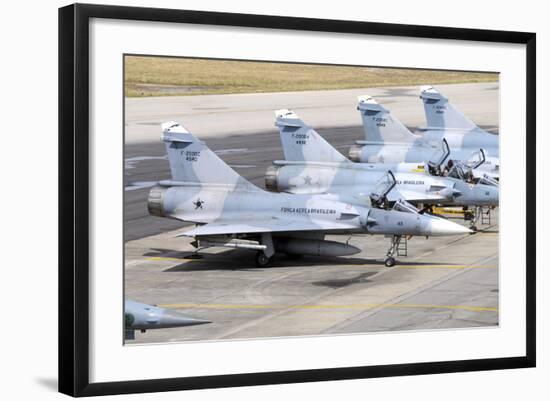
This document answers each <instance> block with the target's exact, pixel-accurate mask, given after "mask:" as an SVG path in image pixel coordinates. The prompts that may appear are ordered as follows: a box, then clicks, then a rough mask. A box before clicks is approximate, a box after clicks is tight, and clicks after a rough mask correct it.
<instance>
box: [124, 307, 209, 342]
mask: <svg viewBox="0 0 550 401" xmlns="http://www.w3.org/2000/svg"><path fill="white" fill-rule="evenodd" d="M206 323H211V322H209V321H208V320H201V319H195V318H193V317H188V316H185V315H182V314H181V313H178V312H174V311H171V310H168V309H164V308H160V307H158V306H152V305H147V304H142V303H141V302H136V301H132V300H130V299H126V300H125V301H124V338H125V339H126V340H133V339H134V338H135V330H140V331H141V332H142V333H145V332H146V331H147V330H150V329H167V328H172V327H184V326H196V325H198V324H206Z"/></svg>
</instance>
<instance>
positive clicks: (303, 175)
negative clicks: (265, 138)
mask: <svg viewBox="0 0 550 401" xmlns="http://www.w3.org/2000/svg"><path fill="white" fill-rule="evenodd" d="M275 116H276V122H275V125H276V126H277V127H278V128H279V133H280V137H281V143H282V146H283V153H284V156H285V160H283V161H280V160H279V161H275V162H274V165H273V166H270V167H269V168H268V170H267V173H266V187H267V188H268V189H270V190H272V191H277V192H288V193H302V194H303V193H307V194H314V193H317V194H319V193H334V194H339V195H340V196H341V197H342V198H345V199H347V200H348V201H349V202H354V200H357V201H359V202H361V201H362V200H363V199H364V198H365V196H369V194H371V193H372V192H373V191H374V192H375V193H376V192H377V191H376V187H377V186H379V185H380V181H382V182H384V180H385V179H386V178H385V177H386V175H387V170H388V169H389V170H390V171H391V172H392V173H393V174H392V177H394V178H395V186H394V187H393V188H392V190H391V191H389V193H388V195H387V199H388V201H389V202H394V201H396V200H398V199H404V200H406V201H407V202H410V203H414V204H419V203H422V204H429V205H433V204H443V205H454V206H496V205H498V200H499V190H498V187H495V186H493V185H485V184H483V183H475V182H474V181H473V180H467V179H466V178H467V177H469V174H471V175H472V176H473V174H472V173H471V170H460V171H461V172H462V173H463V174H462V177H459V176H458V170H457V169H456V168H455V169H453V170H452V173H453V174H455V175H454V176H451V175H449V172H447V171H446V170H443V168H442V167H441V166H440V165H441V164H442V163H443V161H444V160H445V159H446V158H447V156H448V152H449V148H448V146H447V147H446V148H442V150H441V152H442V154H441V155H440V156H438V157H439V158H438V159H437V161H436V162H434V163H433V164H430V166H429V168H428V169H425V163H391V164H383V163H353V162H351V161H350V160H348V159H346V158H345V157H344V156H343V155H342V154H341V153H340V152H338V151H337V150H336V149H335V148H334V147H333V146H331V145H330V144H329V143H328V142H327V141H325V140H324V139H323V138H322V137H321V136H320V135H319V134H318V133H317V132H316V131H315V130H314V129H313V128H312V127H310V126H308V125H307V124H306V123H305V122H304V121H302V120H301V119H300V118H299V117H298V116H297V115H296V113H294V112H292V111H290V110H287V109H283V110H277V111H276V112H275ZM443 143H444V144H445V145H447V142H446V141H445V140H444V141H443ZM480 162H481V163H482V162H483V160H482V161H480ZM480 162H479V161H478V163H477V164H475V165H472V166H471V168H472V169H475V168H476V167H478V166H479V164H480ZM458 166H459V165H458V164H457V165H456V167H458ZM466 167H467V166H466V165H464V168H466ZM430 169H433V170H436V171H438V172H439V176H432V175H430V174H428V171H427V170H430ZM444 173H445V175H446V176H443V175H444Z"/></svg>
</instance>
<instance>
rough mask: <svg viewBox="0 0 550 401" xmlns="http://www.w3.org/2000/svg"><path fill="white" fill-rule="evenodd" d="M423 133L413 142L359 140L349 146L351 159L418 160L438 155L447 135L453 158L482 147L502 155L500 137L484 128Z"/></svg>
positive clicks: (392, 161)
mask: <svg viewBox="0 0 550 401" xmlns="http://www.w3.org/2000/svg"><path fill="white" fill-rule="evenodd" d="M419 132H421V135H417V138H416V139H414V140H413V141H411V142H367V141H357V145H354V146H353V147H352V148H351V149H350V154H349V156H350V159H351V160H353V161H355V162H361V163H399V162H407V163H419V162H428V161H430V160H433V158H434V157H436V155H437V153H438V152H439V151H440V149H441V142H442V141H443V139H445V140H446V141H447V143H448V145H449V150H450V152H451V153H450V155H449V158H450V159H454V160H467V159H468V158H469V157H470V156H471V155H472V154H473V153H474V152H477V151H479V150H480V149H483V150H484V151H485V152H486V154H487V156H488V157H492V158H497V159H498V157H499V138H498V136H497V135H493V134H489V133H487V132H485V131H483V130H481V129H478V128H476V129H473V130H470V131H464V130H439V129H435V130H434V129H427V130H422V131H419Z"/></svg>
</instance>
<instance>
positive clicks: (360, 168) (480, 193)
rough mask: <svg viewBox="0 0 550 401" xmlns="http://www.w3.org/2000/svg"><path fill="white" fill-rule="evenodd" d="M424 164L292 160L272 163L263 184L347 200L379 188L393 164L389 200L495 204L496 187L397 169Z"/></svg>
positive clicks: (277, 189)
mask: <svg viewBox="0 0 550 401" xmlns="http://www.w3.org/2000/svg"><path fill="white" fill-rule="evenodd" d="M397 166H399V167H397ZM423 167H424V165H423V164H417V163H398V164H365V163H344V164H342V163H302V164H298V163H291V164H287V165H278V166H271V167H270V168H269V169H268V171H267V173H266V186H267V187H268V189H271V190H273V191H277V192H288V193H293V194H321V193H328V194H338V195H339V196H340V198H341V199H346V200H347V201H348V202H352V203H353V202H355V201H360V202H361V201H364V198H365V197H368V196H369V195H370V194H371V193H373V192H374V193H376V192H377V191H379V190H380V189H381V188H380V187H381V186H382V185H383V181H384V178H385V177H387V169H392V170H393V169H394V168H395V170H397V171H395V172H394V176H395V181H396V185H395V187H394V188H393V189H392V190H391V191H390V193H389V194H388V199H389V200H390V201H395V200H398V199H403V200H406V201H408V202H411V203H428V204H446V205H460V206H466V205H476V206H483V205H491V206H495V205H497V204H498V200H499V189H498V187H494V186H491V185H483V184H475V185H474V184H468V183H466V182H464V181H462V180H460V179H457V178H452V177H437V176H431V175H429V174H428V173H421V172H414V173H405V172H400V171H406V170H407V169H409V170H410V171H414V170H419V171H424V169H423ZM383 168H385V170H383Z"/></svg>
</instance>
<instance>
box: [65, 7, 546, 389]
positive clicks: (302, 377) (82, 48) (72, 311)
mask: <svg viewBox="0 0 550 401" xmlns="http://www.w3.org/2000/svg"><path fill="white" fill-rule="evenodd" d="M91 18H106V19H119V20H140V21H159V22H174V23H187V24H204V25H220V26H238V27H252V28H275V29H285V30H301V31H319V32H336V33H353V34H369V35H385V36H402V37H414V38H431V39H434V38H439V39H454V40H468V41H485V42H499V43H516V44H524V45H525V46H526V60H525V62H526V71H527V74H526V77H527V82H526V88H527V90H526V93H525V96H526V117H527V118H526V120H527V124H526V133H527V138H526V145H527V147H526V149H527V166H526V175H527V177H526V184H527V193H526V229H527V231H526V232H527V237H526V255H527V258H526V261H525V262H526V266H527V269H526V272H527V273H526V288H525V291H526V301H527V302H526V308H527V310H526V317H527V324H526V327H525V334H526V348H525V349H526V352H525V355H524V356H520V357H510V358H495V359H476V360H457V361H445V362H428V363H409V364H399V365H384V366H356V367H348V368H331V369H314V370H298V371H284V372H262V373H249V374H230V375H220V376H202V377H185V378H167V379H155V380H136V381H124V382H106V383H90V381H89V375H88V373H89V338H88V329H89V320H88V318H89V313H88V310H89V309H88V307H89V302H90V301H89V291H88V281H89V266H88V260H89V259H88V257H89V249H88V248H89V231H88V230H89V223H88V217H89V182H88V172H89V148H88V139H89V131H88V126H89V125H88V123H89V121H88V107H89V104H88V95H89V86H88V85H89V84H88V61H89V36H88V35H89V32H88V28H89V22H90V19H91ZM535 66H536V35H535V33H527V32H510V31H494V30H479V29H463V28H448V27H435V26H417V25H401V24H389V23H373V22H360V21H339V20H326V19H311V18H295V17H282V16H267V15H247V14H233V13H220V12H203V11H187V10H173V9H155V8H137V7H121V6H106V5H88V4H74V5H69V6H66V7H63V8H60V9H59V294H58V295H59V391H60V392H62V393H65V394H68V395H71V396H95V395H106V394H123V393H141V392H157V391H173V390H189V389H204V388H219V387H237V386H252V385H264V384H279V383H295V382H315V381H324V380H345V379H361V378H373V377H387V376H401V375H421V374H433V373H450V372H464V371H481V370H493V369H512V368H527V367H534V366H535V362H536V358H535V355H536V338H535V333H536V330H535V329H536V321H535V312H536V311H535V307H536V305H535V296H536V294H535V280H536V277H535V269H536V259H535V258H536V252H535V250H536V215H535V213H536V200H535V194H536V175H535V173H536V171H535V165H536V160H535V146H536V126H535V121H536V103H535V102H536V67H535Z"/></svg>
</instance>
